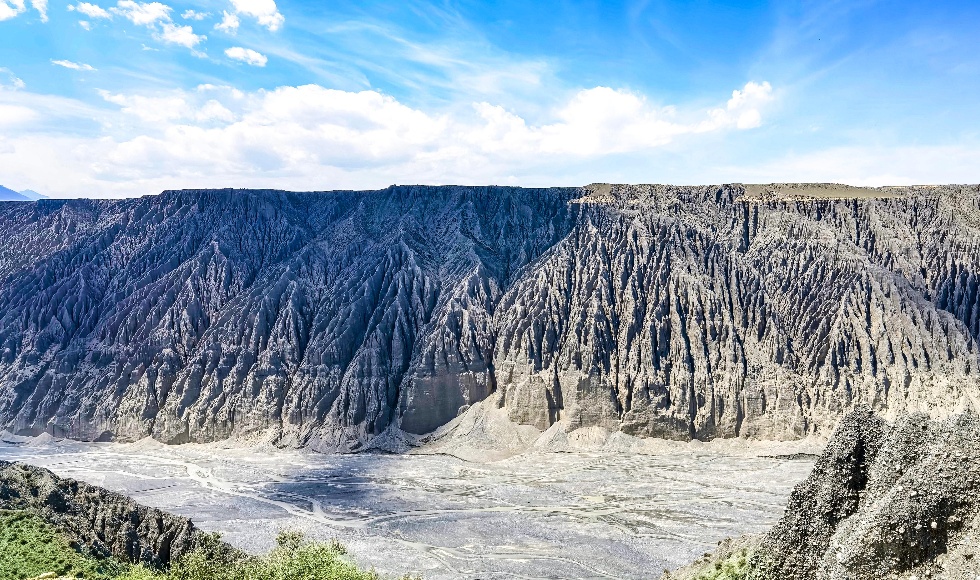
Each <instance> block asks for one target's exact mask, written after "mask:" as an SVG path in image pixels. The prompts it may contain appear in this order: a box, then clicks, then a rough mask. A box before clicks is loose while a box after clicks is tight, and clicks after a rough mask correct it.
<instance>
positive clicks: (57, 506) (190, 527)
mask: <svg viewBox="0 0 980 580" xmlns="http://www.w3.org/2000/svg"><path fill="white" fill-rule="evenodd" d="M0 509H2V510H14V511H17V512H27V513H31V514H37V515H39V516H40V517H41V518H42V519H43V520H44V521H46V522H49V523H51V524H52V525H54V526H55V528H57V529H58V530H59V531H60V532H62V533H64V534H66V535H67V537H68V538H69V539H70V540H71V543H72V545H73V547H75V548H76V549H80V550H82V549H84V550H85V551H86V552H87V553H91V554H95V555H98V556H100V557H110V556H114V557H116V558H120V559H122V560H123V561H126V562H133V563H138V562H143V563H145V564H149V565H151V566H155V567H159V566H166V565H168V564H169V563H170V561H171V560H172V559H176V558H179V557H180V556H182V555H184V554H186V553H189V552H191V551H192V550H194V549H195V548H196V547H197V541H198V539H199V536H200V534H201V532H199V531H198V530H197V529H196V528H195V527H194V524H192V523H191V521H190V520H189V519H187V518H182V517H179V516H175V515H172V514H168V513H166V512H162V511H160V510H156V509H153V508H148V507H145V506H142V505H139V504H137V503H136V502H134V501H133V500H131V499H129V498H127V497H125V496H122V495H119V494H117V493H113V492H111V491H108V490H106V489H103V488H101V487H96V486H93V485H88V484H87V483H83V482H80V481H75V480H73V479H64V478H61V477H58V476H56V475H54V474H53V473H51V472H50V471H48V470H47V469H41V468H39V467H33V466H30V465H26V464H21V463H8V462H6V461H0Z"/></svg>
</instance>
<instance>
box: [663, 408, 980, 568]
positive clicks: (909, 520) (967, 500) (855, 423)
mask: <svg viewBox="0 0 980 580" xmlns="http://www.w3.org/2000/svg"><path fill="white" fill-rule="evenodd" d="M978 443H980V420H978V418H977V416H976V415H975V414H973V413H967V414H962V415H957V416H953V417H950V418H948V419H946V420H942V421H932V420H930V419H929V418H928V417H926V416H923V415H910V416H906V417H902V418H900V419H899V420H898V421H896V422H895V423H894V424H889V423H887V422H885V421H884V420H882V419H881V418H879V417H877V416H875V415H874V414H873V413H872V412H871V411H870V410H868V409H859V410H856V411H855V412H853V413H851V414H849V415H848V416H847V417H845V419H844V420H843V421H842V422H841V424H840V425H839V426H838V428H837V431H836V432H835V434H834V436H833V438H832V439H831V440H830V442H829V443H828V445H827V448H826V450H825V451H824V452H823V454H822V455H821V457H820V458H819V459H818V460H817V462H816V464H815V466H814V468H813V472H812V473H811V474H810V476H809V477H808V478H807V479H806V480H805V481H804V482H803V483H801V484H799V485H798V486H797V487H796V489H795V490H794V491H793V493H792V495H791V497H790V500H789V503H788V505H787V508H786V513H785V515H784V516H783V518H782V520H780V522H779V523H778V524H776V525H775V526H774V527H773V528H772V529H771V530H770V531H769V532H768V533H767V534H765V535H763V536H757V537H743V538H738V539H735V540H730V541H726V542H723V543H722V544H721V545H720V546H719V549H718V550H717V551H716V552H715V553H714V554H706V555H705V556H704V557H703V558H701V559H700V560H699V561H697V562H695V563H694V564H692V565H690V566H688V567H686V568H684V569H681V570H677V571H675V572H673V573H669V574H665V575H664V579H665V580H666V579H670V580H695V579H697V580H710V579H715V578H732V579H734V578H744V579H746V580H784V579H786V578H795V579H799V580H810V579H813V580H880V579H885V578H896V579H902V580H912V579H925V578H948V579H950V580H954V579H957V580H962V579H965V578H970V579H972V578H976V577H978V575H980V519H978V510H980V464H978V462H977V461H976V460H975V458H976V449H977V445H978Z"/></svg>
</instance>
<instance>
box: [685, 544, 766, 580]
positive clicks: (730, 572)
mask: <svg viewBox="0 0 980 580" xmlns="http://www.w3.org/2000/svg"><path fill="white" fill-rule="evenodd" d="M751 557H752V554H751V553H750V552H749V551H748V550H739V551H738V552H735V553H734V554H732V555H731V556H729V557H728V558H726V559H724V560H720V561H717V562H714V563H712V564H709V565H708V566H707V567H706V568H704V569H702V570H701V571H699V572H698V575H697V576H695V577H694V580H745V579H746V578H748V577H749V572H750V571H751V569H752V567H751V565H750V564H749V558H751Z"/></svg>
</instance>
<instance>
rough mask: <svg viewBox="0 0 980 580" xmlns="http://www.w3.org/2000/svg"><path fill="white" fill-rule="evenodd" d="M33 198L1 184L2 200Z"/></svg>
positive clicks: (27, 199) (0, 194)
mask: <svg viewBox="0 0 980 580" xmlns="http://www.w3.org/2000/svg"><path fill="white" fill-rule="evenodd" d="M30 200H31V198H29V197H27V196H26V195H23V194H21V193H17V192H16V191H14V190H12V189H8V188H6V187H4V186H2V185H0V201H30Z"/></svg>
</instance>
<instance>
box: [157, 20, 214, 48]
mask: <svg viewBox="0 0 980 580" xmlns="http://www.w3.org/2000/svg"><path fill="white" fill-rule="evenodd" d="M160 26H161V29H160V34H157V35H155V36H156V38H157V39H158V40H162V41H163V42H168V43H170V44H178V45H180V46H184V47H187V48H194V47H195V46H197V45H198V44H200V43H201V42H203V41H204V40H206V39H207V36H204V35H203V34H194V29H193V28H191V27H190V26H180V25H179V24H174V23H172V22H163V23H161V25H160Z"/></svg>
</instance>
